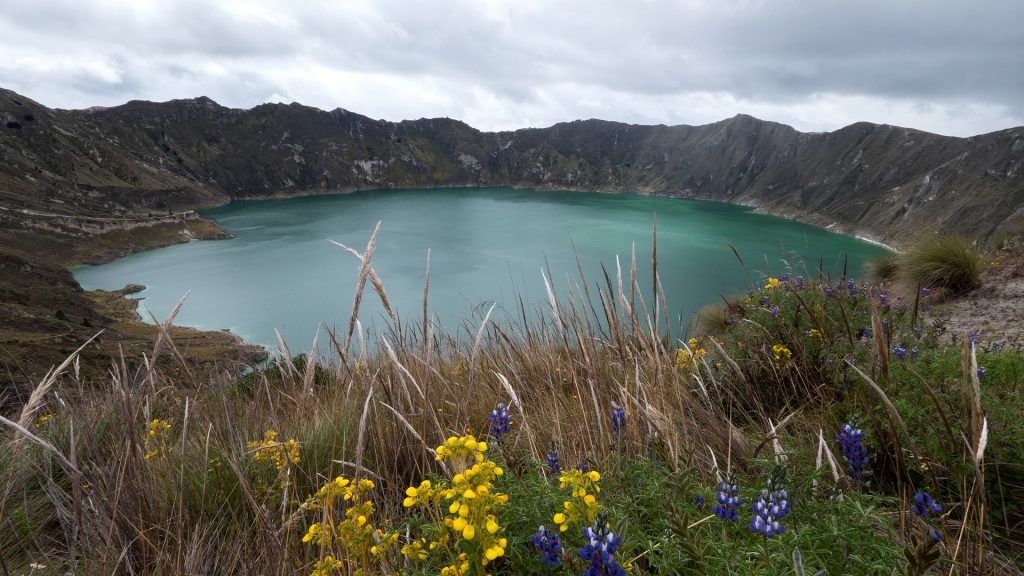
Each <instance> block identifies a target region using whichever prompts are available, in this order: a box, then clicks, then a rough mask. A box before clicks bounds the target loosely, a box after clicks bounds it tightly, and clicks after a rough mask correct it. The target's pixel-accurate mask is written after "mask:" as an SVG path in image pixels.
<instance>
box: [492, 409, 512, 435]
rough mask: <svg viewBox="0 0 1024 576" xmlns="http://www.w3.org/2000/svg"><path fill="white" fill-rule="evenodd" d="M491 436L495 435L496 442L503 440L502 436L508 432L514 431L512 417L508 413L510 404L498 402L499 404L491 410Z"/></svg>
mask: <svg viewBox="0 0 1024 576" xmlns="http://www.w3.org/2000/svg"><path fill="white" fill-rule="evenodd" d="M489 418H490V420H491V436H494V441H495V442H499V443H500V442H501V436H502V435H503V434H508V433H509V432H511V431H512V426H511V424H512V417H511V416H510V415H509V413H508V406H505V405H504V404H498V406H497V407H496V408H495V409H494V410H491V415H490V417H489Z"/></svg>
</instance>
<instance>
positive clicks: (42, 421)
mask: <svg viewBox="0 0 1024 576" xmlns="http://www.w3.org/2000/svg"><path fill="white" fill-rule="evenodd" d="M51 420H53V414H43V415H42V416H40V417H39V418H38V419H37V420H36V430H42V429H43V428H46V426H47V425H48V424H49V423H50V421H51Z"/></svg>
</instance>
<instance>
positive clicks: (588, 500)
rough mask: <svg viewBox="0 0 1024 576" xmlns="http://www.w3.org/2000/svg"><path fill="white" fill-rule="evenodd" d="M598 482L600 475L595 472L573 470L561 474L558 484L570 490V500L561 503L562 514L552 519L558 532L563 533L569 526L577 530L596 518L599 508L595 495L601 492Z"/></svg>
mask: <svg viewBox="0 0 1024 576" xmlns="http://www.w3.org/2000/svg"><path fill="white" fill-rule="evenodd" d="M600 481H601V474H600V473H598V472H597V471H596V470H591V471H589V472H583V471H581V470H578V469H575V468H574V469H572V470H568V471H564V472H562V475H561V477H560V478H559V479H558V483H559V486H561V487H562V488H569V489H570V490H569V491H570V494H571V499H570V500H567V501H565V502H564V503H562V507H563V508H564V512H559V513H557V514H555V515H554V516H553V517H552V520H553V521H554V522H555V524H556V525H557V526H558V530H559V531H560V532H565V531H566V530H568V529H569V527H570V526H575V527H577V528H578V527H581V526H584V525H589V524H590V523H591V522H593V521H594V519H595V518H597V512H598V511H599V510H600V508H601V506H600V504H598V502H597V494H598V493H599V492H600V491H601V486H600V485H599V484H598V482H600Z"/></svg>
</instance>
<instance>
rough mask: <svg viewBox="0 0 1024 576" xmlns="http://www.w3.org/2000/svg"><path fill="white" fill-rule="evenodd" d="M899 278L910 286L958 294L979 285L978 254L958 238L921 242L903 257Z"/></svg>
mask: <svg viewBox="0 0 1024 576" xmlns="http://www.w3.org/2000/svg"><path fill="white" fill-rule="evenodd" d="M897 265H898V267H899V269H900V276H901V277H902V278H904V279H905V280H907V281H909V282H910V283H913V284H920V285H921V286H924V287H928V288H944V289H946V290H948V291H950V292H952V293H953V294H959V293H963V292H966V291H967V290H970V289H971V288H974V287H975V286H977V285H978V284H979V283H980V282H981V252H980V251H979V250H978V247H977V246H975V245H973V244H971V243H969V242H968V241H967V240H964V239H963V238H961V237H959V236H952V237H949V238H934V239H929V240H924V241H921V242H919V243H918V244H916V245H914V246H913V247H912V248H911V249H910V250H908V251H907V252H906V253H904V254H902V255H901V256H900V258H899V261H898V264H897Z"/></svg>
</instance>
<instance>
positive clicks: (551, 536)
mask: <svg viewBox="0 0 1024 576" xmlns="http://www.w3.org/2000/svg"><path fill="white" fill-rule="evenodd" d="M530 540H533V547H534V548H535V549H536V550H537V552H540V553H541V554H542V556H541V559H540V561H541V562H543V563H544V564H546V565H548V566H550V567H552V568H553V567H555V566H558V563H559V562H561V561H562V544H561V542H559V540H558V534H555V533H552V532H551V531H550V530H548V529H547V528H545V527H544V526H541V527H540V528H537V531H536V532H534V533H533V536H530Z"/></svg>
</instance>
